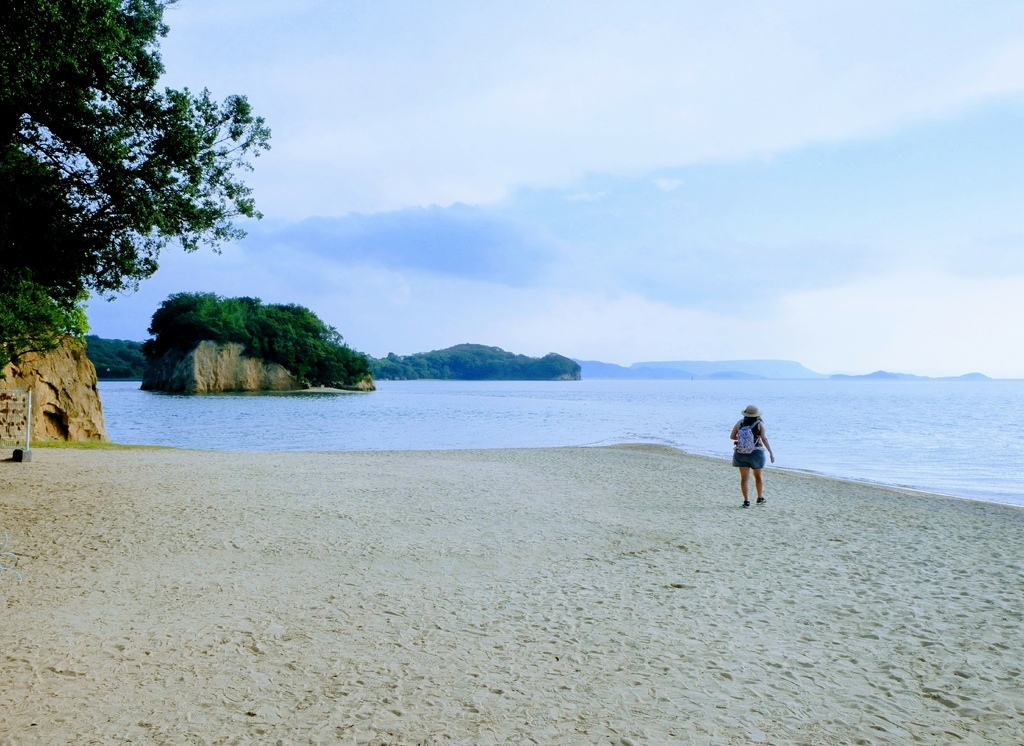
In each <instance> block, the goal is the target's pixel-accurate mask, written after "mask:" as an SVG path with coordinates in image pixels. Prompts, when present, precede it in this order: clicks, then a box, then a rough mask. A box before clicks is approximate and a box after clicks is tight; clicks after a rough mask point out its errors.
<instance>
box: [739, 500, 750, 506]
mask: <svg viewBox="0 0 1024 746" xmlns="http://www.w3.org/2000/svg"><path fill="white" fill-rule="evenodd" d="M740 507H741V508H749V507H750V501H749V500H744V501H743V505H741V506H740Z"/></svg>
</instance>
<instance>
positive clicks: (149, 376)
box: [142, 342, 306, 394]
mask: <svg viewBox="0 0 1024 746" xmlns="http://www.w3.org/2000/svg"><path fill="white" fill-rule="evenodd" d="M243 349H244V348H243V347H242V345H240V344H236V343H232V344H217V343H216V342H200V343H199V345H198V346H197V347H196V348H195V349H194V350H192V351H191V352H179V351H177V350H171V351H169V352H167V353H166V354H164V355H163V357H161V358H160V359H158V360H156V361H153V362H151V363H150V364H149V365H147V366H146V372H145V374H144V375H143V377H142V388H143V389H145V390H147V391H178V392H182V393H188V394H208V393H216V392H224V391H298V390H300V389H304V388H306V386H305V384H303V383H302V381H300V380H298V379H297V378H295V377H294V376H292V374H291V373H289V372H288V371H287V370H286V369H285V368H283V367H282V366H280V365H278V364H277V363H265V362H263V361H262V360H257V359H256V358H252V357H246V356H245V355H243V354H242V351H243Z"/></svg>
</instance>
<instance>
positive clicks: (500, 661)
mask: <svg viewBox="0 0 1024 746" xmlns="http://www.w3.org/2000/svg"><path fill="white" fill-rule="evenodd" d="M33 456H34V460H33V461H32V462H31V463H27V464H10V463H4V464H0V531H3V530H6V531H8V532H9V533H10V544H9V547H8V549H9V550H12V551H15V552H17V553H19V554H20V555H21V556H20V560H19V564H18V569H19V570H20V571H21V573H22V575H23V576H24V582H22V583H20V584H19V583H17V582H16V580H15V579H14V578H13V576H11V575H10V574H9V573H3V574H2V575H0V642H2V650H0V743H2V744H71V743H73V744H92V743H96V744H108V743H118V744H120V743H132V744H264V743H271V744H272V743H282V744H317V743H319V744H333V743H373V744H385V743H400V744H412V743H431V744H433V743H467V744H469V743H481V744H493V743H517V744H518V743H545V744H547V743H551V744H556V743H557V744H591V743H635V744H641V743H645V744H648V743H649V744H656V743H657V744H660V743H694V744H754V743H764V744H788V743H800V744H814V745H815V746H817V745H819V744H855V743H866V744H874V743H899V744H905V743H926V744H947V743H967V744H1021V743H1024V510H1020V509H1017V508H1012V507H1004V506H998V505H992V504H985V503H975V502H969V501H961V500H953V499H947V498H940V497H935V496H929V495H919V494H912V493H907V492H900V491H897V490H887V489H881V488H876V487H870V486H863V485H857V484H850V483H842V482H836V481H830V480H826V479H821V478H816V477H810V476H803V475H798V474H786V473H782V472H779V471H771V470H769V471H768V472H767V473H766V479H767V484H768V490H767V494H768V496H769V500H770V503H769V505H768V506H766V507H763V508H751V509H750V510H741V509H740V508H739V502H740V498H739V490H738V485H737V482H738V480H737V476H736V472H735V470H734V469H732V468H731V467H729V466H728V465H727V464H725V463H724V462H719V461H714V460H711V459H705V458H699V457H692V456H687V455H684V454H681V453H679V452H677V451H673V450H670V449H666V448H656V447H637V446H634V447H628V446H622V447H614V448H593V449H574V448H568V449H546V450H495V451H451V452H401V453H321V454H308V453H307V454H287V453H270V454H267V453H260V454H255V453H209V452H189V451H173V450H127V451H115V450H98V451H86V450H46V449H44V450H35V451H33Z"/></svg>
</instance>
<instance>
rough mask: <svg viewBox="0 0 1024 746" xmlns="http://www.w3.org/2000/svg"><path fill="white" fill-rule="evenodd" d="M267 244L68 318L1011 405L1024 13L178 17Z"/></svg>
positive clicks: (410, 4) (365, 11)
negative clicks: (249, 164)
mask: <svg viewBox="0 0 1024 746" xmlns="http://www.w3.org/2000/svg"><path fill="white" fill-rule="evenodd" d="M165 21H166V22H167V24H168V25H169V27H170V32H169V34H168V36H167V37H166V38H165V39H164V40H163V42H162V44H161V50H162V54H163V59H164V63H165V66H166V68H167V72H166V75H165V83H166V85H168V86H171V87H175V88H181V87H189V88H190V89H192V90H195V91H198V90H201V89H202V88H204V87H205V88H208V89H209V90H210V91H211V93H212V94H213V95H214V97H216V98H224V97H226V96H228V95H231V94H244V95H246V96H247V97H248V99H249V101H250V102H251V103H252V105H253V108H254V109H255V111H256V113H258V114H260V115H261V116H263V117H265V119H266V121H267V124H268V125H269V126H270V128H271V129H272V131H273V137H272V140H271V146H272V149H271V150H270V151H269V152H267V153H265V154H263V155H261V156H260V157H259V158H258V159H256V160H255V161H254V166H255V170H254V171H253V172H252V173H250V174H246V175H245V176H244V180H245V181H246V183H248V184H249V185H250V186H252V187H253V189H254V196H255V198H256V202H257V206H258V208H259V209H260V210H261V212H262V213H263V215H264V218H263V220H261V221H246V222H245V223H244V224H242V226H241V227H243V228H244V229H245V230H246V231H247V232H248V236H247V237H246V238H245V239H243V240H241V241H238V242H236V243H233V244H230V245H227V246H225V247H223V251H222V252H221V253H220V254H216V253H213V252H211V251H209V250H200V251H199V252H196V253H191V254H186V253H184V252H183V251H182V250H181V249H180V248H178V247H175V246H170V247H168V248H167V249H166V250H165V251H164V252H163V253H162V254H161V260H160V269H159V270H158V271H157V273H156V274H155V275H154V276H153V277H152V278H150V279H148V280H146V281H144V282H143V283H142V284H141V286H140V287H139V289H138V290H137V291H134V292H127V293H124V294H121V295H119V296H116V297H115V298H114V299H113V300H109V301H108V300H104V299H100V298H94V299H92V300H91V301H90V304H89V309H88V311H89V317H90V322H91V325H92V331H93V333H95V334H98V335H100V336H102V337H110V338H118V339H133V340H140V341H141V340H144V339H146V338H147V337H148V333H147V327H148V325H149V321H150V318H151V316H152V314H153V312H154V311H155V310H156V309H157V307H158V306H159V304H160V302H161V301H162V300H164V299H165V298H166V297H167V296H168V295H170V294H171V293H176V292H196V291H202V292H214V293H218V294H220V295H223V296H229V297H230V296H238V295H246V296H253V297H258V298H260V299H262V300H263V301H264V302H265V303H298V304H300V305H304V306H306V307H308V308H310V309H311V310H312V311H313V312H314V313H316V314H317V315H318V316H319V317H320V318H322V319H323V320H324V321H325V322H327V323H328V324H330V325H332V326H334V327H335V328H337V329H338V331H339V332H341V334H342V335H343V336H344V338H345V340H346V341H347V342H348V344H349V345H351V346H352V347H354V348H355V349H357V350H361V351H363V352H367V353H369V354H371V355H374V356H377V357H380V356H383V355H385V354H387V353H389V352H394V353H397V354H400V355H406V354H412V353H415V352H425V351H428V350H435V349H442V348H445V347H449V346H451V345H454V344H459V343H463V342H472V343H479V344H487V345H494V346H498V347H502V348H504V349H506V350H510V351H512V352H516V353H521V354H527V355H544V354H546V353H548V352H557V353H559V354H562V355H566V356H568V357H572V358H576V359H581V360H600V361H603V362H610V363H618V364H620V365H629V364H631V363H633V362H638V361H652V360H736V359H784V360H796V361H799V362H801V363H803V364H804V365H806V366H807V367H809V368H811V369H812V370H815V371H818V372H820V373H839V372H841V373H854V374H857V373H869V372H872V371H875V370H889V371H899V372H905V373H916V374H920V375H960V374H964V373H968V372H973V371H980V372H982V373H985V374H987V375H990V376H993V377H1001V378H1006V377H1012V378H1024V333H1022V331H1021V330H1022V327H1024V305H1022V303H1021V300H1020V299H1021V298H1024V2H1021V1H1019V0H921V1H920V2H918V1H915V0H900V2H891V1H890V0H884V1H882V2H874V1H872V0H858V2H848V1H844V2H831V1H830V0H807V1H801V0H787V1H786V2H779V3H766V2H734V1H731V0H713V1H712V0H708V1H706V2H705V1H701V0H694V1H688V2H682V1H681V0H672V1H670V2H659V1H654V0H636V1H633V2H629V3H625V2H619V1H616V2H606V1H605V0H586V1H575V0H559V1H557V2H551V1H550V0H548V1H545V2H535V1H534V0H514V1H512V0H494V2H487V3H481V2H475V1H474V2H461V1H459V0H450V1H448V0H439V1H437V2H422V1H415V0H409V1H393V0H379V1H376V2H373V3H364V2H354V1H353V2H347V1H341V0H290V2H287V3H285V2H280V1H279V0H180V2H179V3H178V4H177V5H174V6H172V7H171V8H169V9H168V10H167V12H166V15H165Z"/></svg>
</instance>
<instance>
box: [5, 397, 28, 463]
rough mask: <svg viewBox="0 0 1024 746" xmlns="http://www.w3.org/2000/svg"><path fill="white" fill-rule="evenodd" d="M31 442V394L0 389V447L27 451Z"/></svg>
mask: <svg viewBox="0 0 1024 746" xmlns="http://www.w3.org/2000/svg"><path fill="white" fill-rule="evenodd" d="M31 440H32V392H31V391H21V390H19V389H0V446H2V447H6V448H24V449H26V450H27V449H28V448H29V446H30V443H31Z"/></svg>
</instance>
